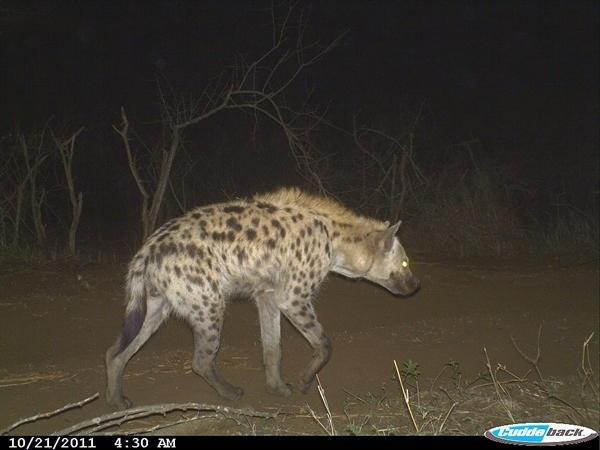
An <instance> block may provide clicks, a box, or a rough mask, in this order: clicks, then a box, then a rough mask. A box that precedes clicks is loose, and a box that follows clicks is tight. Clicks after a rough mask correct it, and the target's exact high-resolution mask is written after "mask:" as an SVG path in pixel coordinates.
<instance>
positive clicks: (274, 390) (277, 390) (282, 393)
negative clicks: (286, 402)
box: [267, 383, 294, 397]
mask: <svg viewBox="0 0 600 450" xmlns="http://www.w3.org/2000/svg"><path fill="white" fill-rule="evenodd" d="M267 392H268V393H269V394H271V395H277V396H278V397H289V396H290V395H292V393H293V392H294V390H293V389H292V387H291V386H290V385H289V384H287V383H280V384H277V385H276V386H269V385H267Z"/></svg>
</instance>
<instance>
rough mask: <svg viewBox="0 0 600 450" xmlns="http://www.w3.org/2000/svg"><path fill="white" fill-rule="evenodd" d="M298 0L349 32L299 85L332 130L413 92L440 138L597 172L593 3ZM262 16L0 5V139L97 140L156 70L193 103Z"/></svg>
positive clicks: (158, 6) (261, 33) (391, 109)
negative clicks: (476, 141) (575, 159)
mask: <svg viewBox="0 0 600 450" xmlns="http://www.w3.org/2000/svg"><path fill="white" fill-rule="evenodd" d="M303 4H304V5H305V6H307V7H309V6H310V10H311V16H310V17H311V26H312V28H311V31H312V32H313V33H314V34H315V35H318V36H320V37H321V39H324V40H327V39H332V38H333V37H334V36H335V35H336V34H337V33H338V32H342V31H347V32H348V33H347V35H346V37H345V38H344V41H343V46H341V47H340V48H338V49H336V50H335V51H334V52H333V53H332V54H331V55H330V56H329V57H327V58H326V59H325V60H323V62H322V63H320V64H319V65H318V66H315V68H313V69H311V70H310V71H309V72H307V74H306V80H307V81H308V83H309V84H311V85H313V86H314V87H315V94H314V98H316V99H317V100H319V101H323V102H327V101H331V108H330V112H331V114H332V117H333V118H334V119H335V120H338V121H347V120H349V119H350V118H351V116H352V115H353V114H355V113H357V112H358V111H362V114H363V115H364V116H363V117H366V118H367V119H366V120H372V121H374V122H378V121H380V122H381V123H386V122H390V121H393V118H394V115H396V114H398V108H399V103H400V100H399V99H402V98H406V95H407V93H410V96H411V98H414V99H416V100H418V101H421V100H426V101H427V104H428V105H429V108H430V110H431V112H432V114H433V115H434V116H435V118H436V122H437V125H438V126H439V127H441V129H442V130H443V132H444V134H445V135H446V136H448V137H449V139H458V140H460V139H470V138H480V139H482V141H484V142H486V143H496V142H502V143H503V144H504V145H509V144H510V145H514V147H515V148H518V149H519V150H518V151H519V152H527V151H529V152H531V153H532V154H535V155H536V156H540V155H542V153H543V152H555V153H561V152H562V153H564V152H566V153H567V154H571V155H574V154H575V152H578V153H580V152H583V153H584V155H583V156H584V159H585V160H586V163H590V162H591V163H595V162H597V152H598V95H599V90H598V85H599V63H598V61H599V50H598V47H599V44H598V41H599V36H598V34H599V32H598V23H599V2H598V1H576V0H574V1H526V0H524V1H521V0H518V1H485V0H482V1H473V2H456V1H402V2H391V1H385V2H363V1H327V2H317V3H313V4H310V3H308V2H304V3H303ZM263 6H268V3H267V4H265V3H261V2H245V1H242V2H232V1H222V2H221V1H218V2H208V1H196V2H186V1H175V2H157V1H154V2H152V1H150V2H139V1H120V2H104V1H102V2H94V1H76V2H71V1H61V2H23V1H19V2H2V3H0V15H1V16H0V19H1V20H0V48H1V53H0V55H1V58H2V62H1V66H2V71H1V72H2V73H1V75H0V76H1V77H2V78H1V79H2V94H1V96H2V97H1V98H0V102H1V105H2V108H1V111H2V112H1V115H0V133H2V134H5V133H10V132H12V131H14V129H15V124H18V125H19V127H20V129H22V130H25V131H26V130H27V129H28V127H32V126H37V127H39V126H40V124H43V123H44V122H45V121H46V120H47V118H48V117H49V116H51V115H54V116H55V117H58V118H59V119H60V120H63V121H64V120H66V119H68V120H69V121H70V122H71V123H73V124H75V125H85V126H86V127H88V128H92V129H94V128H96V129H98V130H100V129H103V131H106V132H110V127H109V125H110V124H111V123H117V124H118V123H119V117H118V110H119V108H120V106H125V107H126V108H127V109H128V111H135V110H138V111H142V112H143V111H149V110H151V109H152V107H153V106H152V102H153V98H154V97H153V96H154V95H155V94H156V82H155V77H156V74H157V73H160V74H162V75H164V76H165V77H166V78H167V79H168V80H169V81H170V82H171V83H173V84H174V85H175V86H177V87H178V88H179V89H181V90H182V91H184V92H185V91H189V92H198V91H200V90H201V89H202V87H203V86H204V83H205V82H206V80H208V79H209V78H210V77H212V76H214V75H216V74H217V73H218V72H219V71H220V70H221V69H222V68H223V66H224V65H226V64H230V63H232V61H233V56H234V55H235V53H236V52H239V53H243V54H246V55H248V56H249V57H253V56H256V55H258V54H259V52H260V51H262V50H264V49H265V48H267V47H266V45H267V44H268V39H269V36H270V34H269V29H268V27H265V23H267V22H268V19H269V17H268V15H266V14H265V12H264V11H261V8H262V7H263ZM142 112H140V114H142ZM153 113H154V112H153ZM103 127H104V128H103ZM107 130H108V131H107ZM526 149H528V150H526ZM582 149H583V150H582Z"/></svg>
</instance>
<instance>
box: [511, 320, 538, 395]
mask: <svg viewBox="0 0 600 450" xmlns="http://www.w3.org/2000/svg"><path fill="white" fill-rule="evenodd" d="M541 335H542V324H540V329H539V330H538V340H537V356H536V357H535V359H532V358H530V357H528V356H526V355H525V354H524V353H523V352H522V351H521V349H520V348H519V347H518V345H517V344H516V343H515V340H514V339H513V337H512V334H511V335H510V340H511V341H512V343H513V345H514V346H515V348H516V349H517V351H518V352H519V353H520V354H521V356H522V357H523V358H525V360H526V361H529V362H530V363H531V364H533V367H534V368H535V371H536V372H537V374H538V377H540V381H541V383H542V386H543V387H544V388H545V387H546V384H545V383H544V379H543V378H542V373H541V372H540V368H539V367H538V362H539V360H540V357H541V351H540V336H541Z"/></svg>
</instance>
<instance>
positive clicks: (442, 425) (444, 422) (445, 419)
mask: <svg viewBox="0 0 600 450" xmlns="http://www.w3.org/2000/svg"><path fill="white" fill-rule="evenodd" d="M456 405H458V403H456V402H454V403H452V406H451V407H450V410H449V411H448V414H446V417H444V420H443V421H442V424H441V425H440V429H439V431H438V433H441V432H442V429H443V428H444V425H445V424H446V421H447V420H448V417H450V413H451V412H452V410H453V409H454V407H455V406H456Z"/></svg>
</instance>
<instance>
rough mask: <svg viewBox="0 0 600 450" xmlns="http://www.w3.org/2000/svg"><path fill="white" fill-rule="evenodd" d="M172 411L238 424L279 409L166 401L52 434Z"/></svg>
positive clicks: (272, 415) (87, 430)
mask: <svg viewBox="0 0 600 450" xmlns="http://www.w3.org/2000/svg"><path fill="white" fill-rule="evenodd" d="M173 411H198V412H206V411H208V412H211V413H212V412H214V413H219V414H221V415H223V416H225V417H227V418H228V419H233V420H235V421H236V422H238V424H239V423H240V422H239V420H238V418H239V416H247V417H261V418H264V419H274V418H276V417H277V415H278V414H279V411H277V412H275V413H266V412H260V411H254V410H253V409H251V408H230V407H228V406H222V405H208V404H206V403H166V404H160V405H149V406H138V407H136V408H130V409H127V410H125V411H117V412H114V413H110V414H105V415H103V416H100V417H95V418H94V419H90V420H86V421H85V422H81V423H78V424H76V425H73V426H72V427H69V428H65V429H64V430H60V431H56V432H54V433H52V436H65V435H69V434H72V433H74V432H79V431H81V433H79V434H92V433H97V432H99V431H101V430H105V429H107V428H111V427H114V426H120V425H122V424H123V423H125V422H130V421H132V420H135V419H140V418H142V417H149V416H154V415H161V416H165V415H166V414H167V413H170V412H173ZM210 417H214V414H211V415H210ZM203 418H205V417H204V416H198V417H197V418H196V417H194V418H192V419H190V420H197V419H203ZM82 430H83V431H82ZM140 432H142V431H140V430H137V431H136V432H135V433H140ZM118 434H132V433H130V432H125V431H124V430H118Z"/></svg>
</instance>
